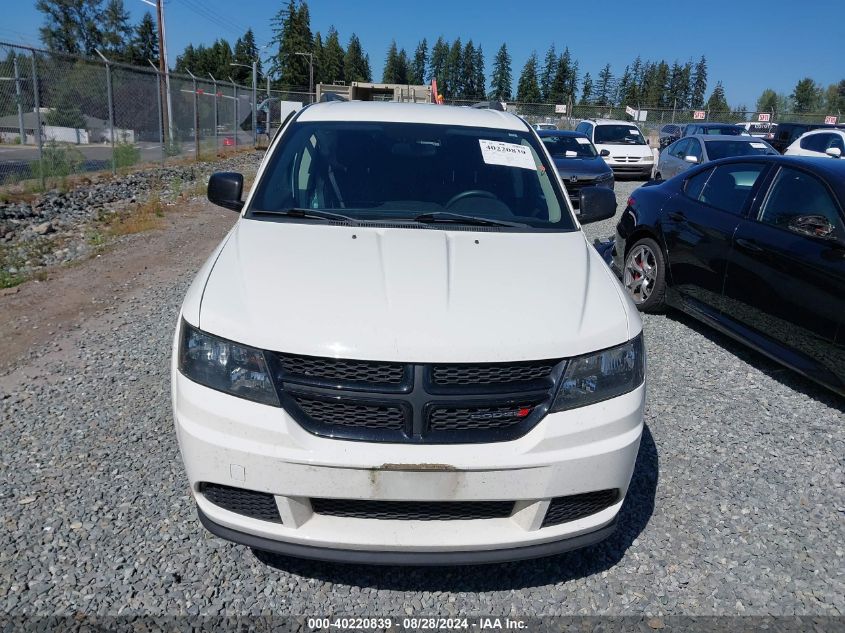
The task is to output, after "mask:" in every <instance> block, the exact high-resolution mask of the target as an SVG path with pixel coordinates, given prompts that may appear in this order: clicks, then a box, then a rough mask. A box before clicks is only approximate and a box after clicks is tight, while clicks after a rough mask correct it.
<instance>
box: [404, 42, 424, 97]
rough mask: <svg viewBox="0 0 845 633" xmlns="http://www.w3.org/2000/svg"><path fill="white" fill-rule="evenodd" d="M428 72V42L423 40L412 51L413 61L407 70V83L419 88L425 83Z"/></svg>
mask: <svg viewBox="0 0 845 633" xmlns="http://www.w3.org/2000/svg"><path fill="white" fill-rule="evenodd" d="M427 71H428V41H427V40H426V39H425V38H423V39H422V41H421V42H420V43H419V44H417V48H416V50H415V51H414V59H413V60H412V61H411V65H410V68H409V69H408V81H409V82H410V83H412V84H414V85H417V86H421V85H423V84H424V83H425V80H426V76H427Z"/></svg>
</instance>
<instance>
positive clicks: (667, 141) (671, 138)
mask: <svg viewBox="0 0 845 633" xmlns="http://www.w3.org/2000/svg"><path fill="white" fill-rule="evenodd" d="M683 133H684V126H683V125H678V124H677V123H668V124H666V125H664V126H663V127H662V128H660V133H659V136H658V141H659V143H660V151H661V152H662V151H663V150H664V149H666V148H667V147H669V145H671V144H672V143H674V142H675V141H677V140H678V139H679V138H681V135H683Z"/></svg>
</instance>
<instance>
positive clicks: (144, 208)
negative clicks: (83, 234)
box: [95, 193, 164, 240]
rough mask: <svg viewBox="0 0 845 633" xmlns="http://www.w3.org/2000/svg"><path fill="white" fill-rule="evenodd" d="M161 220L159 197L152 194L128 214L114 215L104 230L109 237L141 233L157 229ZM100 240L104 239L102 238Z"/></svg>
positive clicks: (161, 208) (161, 211) (162, 209)
mask: <svg viewBox="0 0 845 633" xmlns="http://www.w3.org/2000/svg"><path fill="white" fill-rule="evenodd" d="M163 218H164V206H163V205H162V203H161V197H160V196H159V194H158V193H152V194H150V197H149V199H148V200H147V201H146V202H142V203H140V204H138V205H136V206H135V207H134V208H133V209H131V210H130V211H129V212H128V213H122V214H118V215H114V216H112V217H111V218H109V219H108V220H106V230H107V231H108V233H109V234H110V235H131V234H133V233H141V232H143V231H150V230H152V229H157V228H159V227H160V226H161V224H162V219H163ZM95 235H97V234H95ZM100 238H101V239H103V240H104V239H105V238H104V236H101V237H100ZM100 238H98V239H100Z"/></svg>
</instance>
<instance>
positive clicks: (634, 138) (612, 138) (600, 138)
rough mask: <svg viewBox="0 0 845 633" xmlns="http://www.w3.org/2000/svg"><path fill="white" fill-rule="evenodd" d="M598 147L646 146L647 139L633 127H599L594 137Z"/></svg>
mask: <svg viewBox="0 0 845 633" xmlns="http://www.w3.org/2000/svg"><path fill="white" fill-rule="evenodd" d="M593 141H594V142H595V143H596V145H645V144H646V143H645V139H643V135H642V134H640V131H639V130H638V129H637V128H636V127H634V126H633V125H597V126H596V133H595V134H594V135H593Z"/></svg>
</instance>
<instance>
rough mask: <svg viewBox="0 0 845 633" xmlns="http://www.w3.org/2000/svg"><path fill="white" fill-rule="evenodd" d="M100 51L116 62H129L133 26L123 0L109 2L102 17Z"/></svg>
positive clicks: (109, 0) (110, 0)
mask: <svg viewBox="0 0 845 633" xmlns="http://www.w3.org/2000/svg"><path fill="white" fill-rule="evenodd" d="M100 24H101V29H102V32H101V36H100V39H101V45H102V48H101V49H100V51H101V52H102V53H103V54H104V55H105V56H106V57H107V58H109V59H112V60H114V61H127V58H128V53H129V46H130V40H131V37H132V26H131V25H130V24H129V12H128V11H127V10H126V7H124V6H123V0H108V3H107V4H106V8H105V9H104V10H103V13H102V16H101V21H100Z"/></svg>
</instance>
